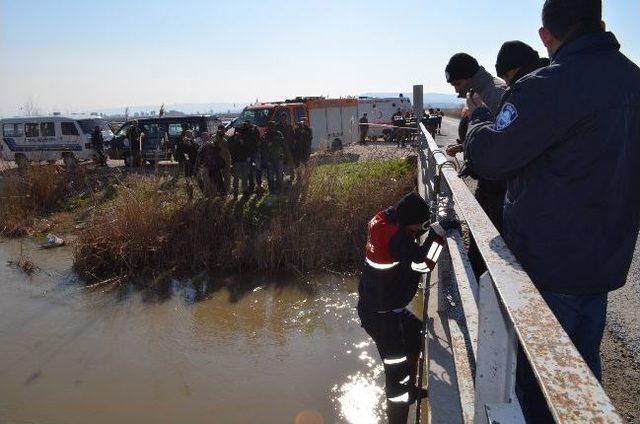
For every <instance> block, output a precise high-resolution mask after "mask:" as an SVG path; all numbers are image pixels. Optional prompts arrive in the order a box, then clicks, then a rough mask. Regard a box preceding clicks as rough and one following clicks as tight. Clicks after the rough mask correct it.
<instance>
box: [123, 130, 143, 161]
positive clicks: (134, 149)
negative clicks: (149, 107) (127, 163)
mask: <svg viewBox="0 0 640 424" xmlns="http://www.w3.org/2000/svg"><path fill="white" fill-rule="evenodd" d="M143 137H144V133H143V132H142V131H140V127H139V126H138V120H137V119H136V120H134V121H133V122H131V126H130V127H129V129H128V130H127V138H128V139H129V146H130V148H131V163H132V165H133V166H142V138H143Z"/></svg>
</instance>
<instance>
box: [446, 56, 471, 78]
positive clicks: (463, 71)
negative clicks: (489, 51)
mask: <svg viewBox="0 0 640 424" xmlns="http://www.w3.org/2000/svg"><path fill="white" fill-rule="evenodd" d="M478 69H480V65H478V61H477V60H475V59H474V58H473V57H472V56H470V55H468V54H466V53H456V54H454V55H453V56H451V59H449V63H448V64H447V67H446V68H445V69H444V73H445V76H446V77H447V82H451V81H457V80H461V79H466V78H471V77H472V76H474V75H475V73H476V72H478Z"/></svg>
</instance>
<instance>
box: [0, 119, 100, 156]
mask: <svg viewBox="0 0 640 424" xmlns="http://www.w3.org/2000/svg"><path fill="white" fill-rule="evenodd" d="M0 125H1V126H2V143H0V156H1V157H2V159H4V160H6V161H14V162H15V163H16V164H17V165H18V166H26V165H28V164H29V163H30V162H40V161H56V160H59V159H62V160H63V161H64V164H65V165H67V166H73V165H75V164H77V162H78V161H82V160H87V159H91V158H92V156H93V149H92V147H91V136H90V135H87V134H86V133H85V131H83V130H82V127H81V126H80V124H79V123H78V121H77V120H76V119H75V118H69V117H64V116H37V117H35V116H33V117H32V116H27V117H23V118H8V119H2V120H0Z"/></svg>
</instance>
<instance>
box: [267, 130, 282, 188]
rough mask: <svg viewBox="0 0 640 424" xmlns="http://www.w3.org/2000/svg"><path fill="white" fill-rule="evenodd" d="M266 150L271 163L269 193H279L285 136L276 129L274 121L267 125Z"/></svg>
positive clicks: (269, 167)
mask: <svg viewBox="0 0 640 424" xmlns="http://www.w3.org/2000/svg"><path fill="white" fill-rule="evenodd" d="M263 143H264V149H263V151H266V153H267V158H268V161H269V164H268V172H267V174H268V175H267V178H268V180H269V191H271V192H272V193H279V192H280V189H281V188H282V179H283V162H284V157H285V150H286V147H285V144H284V136H283V135H282V133H281V132H280V131H278V130H277V128H276V123H275V122H274V121H269V122H268V123H267V130H266V131H265V133H264V142H263Z"/></svg>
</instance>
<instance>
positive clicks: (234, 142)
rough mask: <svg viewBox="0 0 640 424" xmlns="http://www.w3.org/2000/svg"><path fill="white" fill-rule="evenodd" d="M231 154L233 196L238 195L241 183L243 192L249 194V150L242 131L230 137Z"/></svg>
mask: <svg viewBox="0 0 640 424" xmlns="http://www.w3.org/2000/svg"><path fill="white" fill-rule="evenodd" d="M229 154H230V155H231V162H232V165H231V175H232V177H233V197H234V198H237V197H238V189H239V187H240V185H242V190H243V194H244V195H245V196H246V195H248V194H249V161H248V159H249V152H248V149H247V143H246V141H245V140H244V133H243V132H242V131H236V132H235V134H234V135H233V137H231V138H230V139H229Z"/></svg>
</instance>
